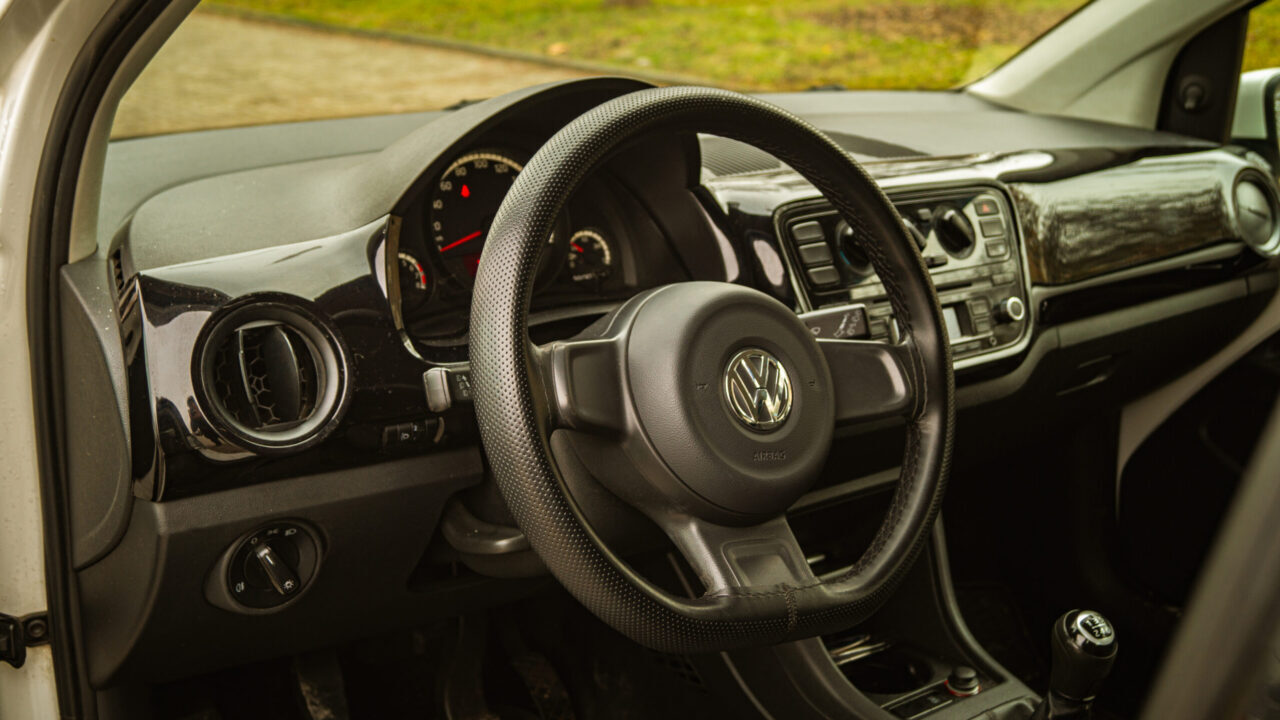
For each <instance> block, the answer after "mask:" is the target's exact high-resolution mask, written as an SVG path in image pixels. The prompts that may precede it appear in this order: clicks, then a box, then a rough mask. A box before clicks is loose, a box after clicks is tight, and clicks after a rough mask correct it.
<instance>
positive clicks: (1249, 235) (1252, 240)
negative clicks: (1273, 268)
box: [1235, 172, 1280, 255]
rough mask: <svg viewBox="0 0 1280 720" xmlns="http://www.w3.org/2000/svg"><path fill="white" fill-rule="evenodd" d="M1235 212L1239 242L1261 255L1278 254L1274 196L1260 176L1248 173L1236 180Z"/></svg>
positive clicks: (1279, 224)
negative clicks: (1244, 243)
mask: <svg viewBox="0 0 1280 720" xmlns="http://www.w3.org/2000/svg"><path fill="white" fill-rule="evenodd" d="M1235 210H1236V224H1237V226H1238V227H1239V228H1240V238H1241V239H1242V240H1244V241H1245V242H1246V243H1248V244H1249V246H1250V247H1252V248H1253V249H1254V250H1257V251H1258V252H1260V253H1262V254H1263V255H1275V254H1277V253H1278V252H1280V221H1278V220H1277V212H1276V196H1275V193H1274V191H1273V190H1272V189H1271V185H1270V183H1269V182H1268V181H1267V180H1266V178H1264V177H1263V176H1262V175H1261V174H1260V173H1254V172H1247V173H1244V174H1242V175H1241V176H1240V178H1239V179H1238V180H1236V189H1235Z"/></svg>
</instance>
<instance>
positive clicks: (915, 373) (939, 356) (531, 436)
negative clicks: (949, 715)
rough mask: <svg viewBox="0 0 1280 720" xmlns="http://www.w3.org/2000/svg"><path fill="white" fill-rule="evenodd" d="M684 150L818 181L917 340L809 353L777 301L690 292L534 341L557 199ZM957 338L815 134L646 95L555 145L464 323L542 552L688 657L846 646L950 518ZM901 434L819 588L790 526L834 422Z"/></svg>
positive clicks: (750, 112)
mask: <svg viewBox="0 0 1280 720" xmlns="http://www.w3.org/2000/svg"><path fill="white" fill-rule="evenodd" d="M681 132H708V133H712V134H716V135H720V136H723V137H728V138H732V139H735V140H740V141H742V142H746V143H749V144H752V145H754V146H756V147H758V148H760V149H762V150H765V151H767V152H770V153H772V154H773V155H775V156H776V157H778V158H779V159H781V160H782V161H784V162H786V163H787V164H788V165H790V166H791V167H792V168H794V169H795V170H796V171H798V172H799V173H800V174H801V175H803V176H804V177H805V178H807V179H808V180H809V181H810V182H812V183H813V185H814V186H815V187H816V188H817V189H818V190H819V191H820V192H821V193H822V194H823V195H824V196H825V197H826V198H827V200H829V201H830V202H831V203H832V205H834V206H835V208H836V209H837V210H838V211H839V213H840V215H841V216H842V217H843V218H844V220H845V221H846V222H847V223H848V224H849V227H850V228H852V229H853V236H854V241H855V242H856V243H858V246H859V247H861V248H862V249H863V250H864V251H865V252H866V254H867V256H868V257H869V258H870V259H871V262H872V264H873V266H874V267H875V270H876V272H877V273H878V274H879V276H880V279H881V280H882V281H883V282H884V286H885V290H886V292H887V294H888V296H889V300H890V302H891V304H892V307H893V311H894V314H895V316H896V318H897V321H898V323H899V325H900V327H901V329H902V335H903V339H902V340H901V341H900V342H899V343H897V344H890V343H881V342H874V341H852V340H818V339H815V338H814V336H813V335H812V334H811V333H810V332H809V330H808V328H807V327H806V326H805V325H804V324H803V323H802V322H801V320H800V319H799V318H798V317H797V316H796V314H795V313H794V312H793V311H792V310H790V309H789V308H787V307H786V306H785V305H783V304H782V303H780V302H778V301H777V300H775V299H773V298H771V297H769V296H767V295H765V294H764V293H761V292H758V291H756V290H754V289H750V288H747V287H744V286H740V285H734V284H729V283H718V282H686V283H678V284H674V285H667V286H663V287H659V288H656V289H653V290H649V291H647V292H643V293H640V294H639V295H637V296H635V297H633V298H632V299H631V300H629V301H628V302H626V303H624V304H623V305H622V306H620V307H619V308H618V309H617V310H615V311H614V312H612V313H610V314H609V315H607V316H606V317H604V318H602V319H601V320H600V321H598V322H596V323H595V324H594V325H592V326H591V327H590V328H588V329H587V330H586V331H584V332H583V333H581V334H580V335H578V336H576V337H574V338H573V339H570V340H566V341H557V342H553V343H550V344H548V345H544V346H534V345H533V344H532V343H531V341H530V340H529V332H528V320H529V302H530V297H531V293H532V291H533V285H534V278H535V276H536V271H537V268H538V259H539V254H540V252H541V250H542V248H543V246H545V245H546V242H545V241H546V238H547V237H548V236H549V235H550V234H551V233H552V231H553V229H554V226H555V220H556V217H557V215H558V214H559V213H560V211H561V208H562V207H563V206H564V204H565V202H566V201H567V199H568V198H569V197H570V195H571V194H572V193H573V192H574V190H575V189H577V188H578V186H579V185H580V184H581V183H582V182H583V179H584V178H585V177H587V176H588V175H589V173H590V172H591V171H592V170H593V169H595V168H596V167H598V166H599V165H600V164H601V163H602V162H603V161H604V160H605V159H606V158H607V157H609V156H611V154H613V153H614V152H615V151H617V150H618V149H619V148H621V147H622V146H624V145H626V144H628V143H631V142H633V141H635V140H637V139H639V138H642V137H651V136H653V135H654V134H656V133H681ZM944 327H945V326H944V324H943V318H942V310H941V308H940V307H939V304H938V298H937V294H936V293H935V292H934V289H933V284H932V283H931V281H930V279H929V273H928V271H927V270H926V269H925V265H924V262H923V261H922V259H921V257H920V253H919V251H918V250H917V249H916V247H915V244H914V243H913V242H912V241H911V240H910V239H908V238H907V236H906V234H905V233H904V230H903V226H902V221H901V220H900V218H899V216H898V214H897V212H896V211H895V210H894V208H893V206H892V205H891V204H890V203H889V200H888V199H887V198H886V197H885V196H884V194H883V193H882V192H881V191H880V189H879V188H878V187H877V186H876V184H875V183H874V182H872V180H871V179H870V178H869V177H868V176H867V174H866V173H865V172H864V171H863V170H862V168H860V167H859V165H858V163H857V162H855V161H854V160H853V159H852V158H851V157H850V156H849V155H848V154H847V153H845V152H844V151H843V150H841V149H840V148H839V147H838V146H836V145H835V144H834V143H833V142H832V141H831V140H830V139H828V138H827V137H826V136H825V135H823V134H822V133H821V132H820V131H819V130H817V129H816V128H814V127H812V126H810V125H808V124H807V123H805V122H804V121H802V120H800V119H799V118H797V117H795V116H793V115H791V114H790V113H788V112H786V111H784V110H782V109H780V108H778V107H776V106H773V105H770V104H768V103H765V102H762V101H760V100H757V99H754V98H751V97H747V96H744V95H740V94H737V93H733V92H728V91H723V90H715V89H709V88H694V87H671V88H661V89H652V90H643V91H639V92H635V93H632V94H629V95H625V96H622V97H619V98H617V99H615V100H612V101H610V102H608V103H605V104H603V105H600V106H598V107H597V108H595V109H593V110H591V111H589V112H587V113H586V114H584V115H582V116H581V117H579V118H578V119H576V120H574V121H573V122H571V123H569V124H568V125H567V126H565V127H564V128H563V129H561V130H560V131H559V132H558V133H556V135H555V136H554V137H552V138H551V139H550V140H549V141H548V142H547V143H546V145H544V146H543V147H542V148H541V149H540V150H539V151H538V152H537V154H536V155H534V157H533V159H532V160H530V161H529V163H528V164H527V165H525V167H524V170H523V171H522V172H521V173H520V175H519V177H518V178H517V179H516V181H515V184H514V185H513V186H512V188H511V190H510V192H509V193H508V194H507V196H506V199H505V201H504V202H503V203H502V207H501V208H500V210H499V211H498V214H497V217H496V218H495V220H494V222H493V226H492V228H491V230H490V235H489V240H488V241H487V242H486V244H485V249H484V251H483V254H482V256H481V258H480V267H479V270H478V272H477V275H476V282H475V292H474V299H473V304H472V310H471V332H470V337H471V371H472V378H473V383H474V391H475V403H476V414H477V418H478V421H479V425H480V433H481V439H482V441H483V443H484V448H485V452H486V453H487V455H488V458H489V461H490V464H491V466H492V470H493V473H494V476H495V478H496V480H497V484H498V487H499V490H500V491H501V493H502V496H503V497H504V498H505V500H506V502H507V504H508V506H509V507H510V509H511V512H512V515H513V516H514V517H515V520H516V523H517V524H518V525H519V526H520V528H521V529H522V530H523V531H524V533H525V534H526V535H527V536H528V539H529V543H530V545H531V546H532V547H533V549H534V551H536V552H537V554H538V555H539V556H540V557H541V558H542V559H543V561H544V562H545V563H546V565H547V567H548V568H549V569H550V571H551V573H552V574H553V575H554V576H555V577H556V578H557V579H558V580H559V581H560V582H561V583H562V584H563V585H564V586H565V587H566V588H567V589H568V590H569V591H570V593H572V594H573V595H574V596H575V597H576V598H577V599H578V600H579V601H580V602H581V603H582V604H583V605H585V606H586V607H587V608H588V609H589V610H590V611H591V612H593V613H594V614H595V615H596V616H597V617H599V618H600V619H601V620H603V621H604V622H605V623H607V624H609V625H610V626H612V627H613V628H615V629H616V630H618V631H620V632H621V633H623V634H624V635H627V636H628V637H630V638H632V639H633V640H635V641H636V642H639V643H641V644H643V645H646V646H648V647H651V648H654V649H656V650H660V651H666V652H685V653H689V652H707V651H720V650H729V649H735V648H741V647H748V646H760V645H766V644H776V643H780V642H784V641H789V640H796V639H800V638H805V637H812V636H815V635H820V634H826V633H830V632H835V631H838V630H842V629H845V628H848V627H850V626H852V625H854V624H856V623H858V622H860V621H861V620H863V619H865V618H866V617H868V616H869V615H870V614H871V613H873V612H875V610H876V609H877V608H879V607H880V605H881V604H882V603H883V602H884V601H885V599H886V598H887V597H888V596H889V595H890V594H891V593H892V591H893V590H894V588H895V587H896V585H897V582H898V581H899V580H900V579H901V577H902V575H903V574H904V573H905V571H906V570H907V569H908V568H909V566H910V564H911V562H912V560H913V559H914V558H915V557H916V555H917V553H918V552H919V549H920V547H921V546H922V545H923V543H924V541H925V539H926V537H927V535H928V532H929V530H930V529H931V528H932V525H933V520H934V518H935V517H936V515H937V513H938V508H939V505H940V504H941V499H942V492H943V488H944V485H945V482H946V476H947V470H948V465H949V464H950V457H951V444H952V432H953V426H954V423H955V388H954V380H953V377H952V367H951V355H950V349H949V346H948V344H947V341H946V336H945V335H944ZM895 416H896V417H900V418H903V419H904V420H905V422H906V450H905V454H904V457H903V459H902V474H901V477H900V479H899V482H898V486H897V490H896V493H895V495H894V498H893V502H892V505H891V507H890V509H889V511H888V513H887V515H886V517H885V519H884V522H883V524H882V525H881V527H880V529H879V531H878V532H877V534H876V535H875V538H874V540H873V541H872V543H871V545H870V546H869V547H868V549H867V550H866V552H865V553H864V555H863V556H862V557H861V558H860V559H859V560H858V562H857V563H855V564H854V565H853V566H852V567H850V568H849V569H848V570H847V571H845V572H842V573H840V574H839V575H838V576H836V577H830V578H827V579H826V580H822V579H819V578H817V577H815V576H814V574H813V573H812V572H811V570H810V568H809V565H808V563H807V562H806V561H805V556H804V553H803V552H802V551H801V550H800V547H799V545H798V544H797V542H796V539H795V537H794V535H793V534H792V532H791V528H790V526H789V525H788V524H787V520H786V517H785V513H786V510H787V508H788V507H789V506H790V505H791V504H792V503H794V502H795V501H796V499H798V498H799V497H800V496H801V495H802V494H803V493H804V492H805V491H806V490H807V489H808V488H809V487H810V485H811V484H812V482H813V481H814V479H815V478H816V476H817V475H818V473H819V471H820V470H821V469H822V467H823V464H824V463H825V461H826V458H827V454H828V451H829V449H830V445H831V439H832V434H833V430H834V427H835V425H836V423H838V422H839V423H856V422H869V421H873V420H881V419H884V418H887V417H895ZM566 438H569V440H568V441H566ZM553 448H554V451H553ZM570 462H575V463H580V465H579V466H585V468H586V469H588V470H589V471H590V474H591V475H592V476H593V477H595V478H597V479H598V480H599V482H600V483H601V484H603V485H604V486H605V487H607V488H608V489H609V490H610V491H612V492H613V494H615V495H617V496H618V497H619V498H621V499H622V500H623V501H625V502H626V503H628V504H630V505H632V506H634V507H636V508H638V509H639V510H640V511H642V512H643V513H644V514H646V515H647V516H648V517H649V518H651V519H652V520H654V521H655V522H656V523H657V524H658V525H659V526H660V527H661V528H662V529H663V530H664V531H665V532H666V534H667V535H668V536H669V537H670V538H671V540H672V541H673V542H674V544H675V546H676V548H677V549H678V550H679V552H680V553H681V554H682V555H683V556H684V558H685V559H686V560H687V561H688V562H689V564H690V565H691V566H692V568H693V569H694V570H695V571H696V573H697V575H698V577H699V579H700V580H701V582H702V584H703V586H704V588H705V592H703V593H702V594H701V595H700V596H698V597H682V596H677V595H675V594H672V593H670V592H667V591H665V590H663V589H661V588H659V587H657V586H656V585H654V584H653V583H652V582H650V581H649V580H646V579H645V578H643V577H641V576H640V575H638V574H637V573H636V572H634V571H633V570H632V569H631V568H630V567H629V566H628V565H627V564H626V563H625V562H624V561H623V560H622V559H620V558H619V557H618V556H617V555H616V554H615V553H614V552H612V551H611V550H610V549H609V547H607V546H606V544H605V542H604V541H603V540H602V539H601V537H600V534H598V533H597V532H596V530H595V529H593V528H592V527H591V526H590V523H589V522H588V520H587V518H586V516H585V515H584V513H583V511H582V509H581V508H580V507H579V505H578V503H577V502H575V500H574V498H573V496H572V495H571V494H570V493H569V491H568V489H567V486H566V484H565V481H564V478H563V475H562V473H561V465H563V464H565V463H570Z"/></svg>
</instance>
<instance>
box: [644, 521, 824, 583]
mask: <svg viewBox="0 0 1280 720" xmlns="http://www.w3.org/2000/svg"><path fill="white" fill-rule="evenodd" d="M663 524H664V526H665V527H664V528H663V529H664V530H666V532H667V536H668V537H670V538H671V540H672V542H674V543H675V545H676V548H678V549H679V550H680V554H681V555H682V556H683V557H684V559H685V560H686V561H688V563H689V565H690V566H691V567H692V568H693V570H694V572H696V573H697V574H698V579H699V580H700V581H702V585H703V587H704V588H706V593H707V594H708V595H716V594H725V593H729V594H732V593H733V592H735V591H740V590H743V589H747V588H756V589H757V590H762V589H763V588H767V587H775V586H780V585H788V586H790V587H793V588H796V587H807V586H809V585H815V584H817V582H818V580H817V579H816V578H815V577H814V575H813V572H812V571H811V570H810V569H809V563H808V561H807V560H806V559H805V555H804V551H802V550H801V549H800V544H799V543H798V542H796V538H795V535H794V534H792V532H791V525H790V524H788V523H787V519H786V518H785V517H777V518H774V519H772V520H769V521H767V522H764V523H761V524H759V525H751V526H749V527H731V526H726V525H716V524H713V523H710V522H707V521H705V520H702V519H699V518H696V517H693V516H690V515H682V516H678V517H672V518H670V519H669V520H668V521H667V522H665V523H663Z"/></svg>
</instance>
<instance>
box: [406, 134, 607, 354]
mask: <svg viewBox="0 0 1280 720" xmlns="http://www.w3.org/2000/svg"><path fill="white" fill-rule="evenodd" d="M528 158H529V154H528V153H524V152H520V151H518V150H515V149H512V148H507V147H479V148H476V149H473V150H469V151H466V152H464V153H462V154H459V155H458V156H456V157H455V158H454V159H452V160H451V161H450V162H449V163H448V164H447V165H445V169H444V170H443V171H442V172H440V173H439V174H438V175H437V176H436V177H435V178H434V179H433V180H432V181H431V183H430V184H429V185H428V187H427V189H426V191H425V193H424V197H423V198H422V200H421V201H420V202H419V203H418V210H417V211H416V212H413V213H410V214H409V215H408V216H407V217H405V218H404V224H403V229H402V232H401V235H400V238H399V243H398V247H396V248H395V250H396V252H395V255H394V259H395V263H396V265H395V270H396V272H397V276H398V291H399V299H398V302H399V311H400V312H399V314H400V317H401V321H402V322H403V326H404V329H405V330H406V332H407V333H408V334H409V336H410V337H411V338H412V339H414V340H418V341H422V342H426V343H428V344H433V345H449V344H451V343H453V342H455V341H456V342H458V343H463V342H465V334H466V327H467V320H468V316H469V314H470V304H471V291H472V287H473V285H474V283H475V276H476V271H477V269H478V268H479V266H480V255H481V253H482V252H483V250H484V245H485V242H486V241H487V240H488V236H489V230H490V227H491V226H492V225H493V220H494V216H495V215H497V212H498V208H499V207H500V206H501V204H502V201H503V199H504V198H505V197H506V194H507V192H508V191H509V190H510V189H511V186H512V184H513V183H514V182H515V180H516V178H517V177H518V176H519V174H520V172H521V170H523V169H524V165H525V163H526V162H527V161H528ZM612 192H613V191H612V189H611V187H610V186H609V184H608V183H606V182H599V181H593V180H592V179H589V180H588V181H587V182H586V183H584V184H583V187H582V189H581V190H579V192H578V193H577V194H576V195H575V197H574V198H572V199H571V201H570V202H569V203H568V206H567V207H566V208H565V210H564V211H563V212H562V213H561V215H560V217H559V218H558V219H557V221H556V228H555V230H554V231H553V232H552V234H551V236H550V237H548V238H547V244H546V247H545V248H544V250H543V254H542V260H541V262H540V265H539V269H538V275H537V278H536V280H535V286H534V287H535V291H534V300H533V309H534V310H538V309H546V308H550V307H562V306H565V305H574V304H582V303H587V302H592V301H598V300H612V299H617V298H622V297H625V296H627V295H629V294H630V292H628V290H629V288H630V287H631V283H629V282H628V281H627V276H628V272H627V271H628V268H627V267H626V262H625V259H626V258H627V257H628V253H627V252H626V248H625V244H626V233H625V230H624V229H623V228H624V225H625V224H624V223H622V222H620V221H619V219H618V215H617V214H616V213H615V212H613V211H612V207H611V205H612V200H613V198H612V197H611V195H612ZM393 302H395V300H394V299H393Z"/></svg>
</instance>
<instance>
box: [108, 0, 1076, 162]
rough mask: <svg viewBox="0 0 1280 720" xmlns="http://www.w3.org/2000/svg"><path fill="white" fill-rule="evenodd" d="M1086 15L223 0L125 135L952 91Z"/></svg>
mask: <svg viewBox="0 0 1280 720" xmlns="http://www.w3.org/2000/svg"><path fill="white" fill-rule="evenodd" d="M1084 2H1085V0H791V1H788V2H767V1H762V0H560V1H559V2H541V1H539V0H468V2H449V3H444V2H439V0H368V1H366V2H351V0H221V1H220V2H219V3H218V4H217V5H214V6H201V7H200V8H199V9H197V10H196V11H195V12H194V13H193V14H192V16H191V17H190V18H188V19H187V20H186V21H185V22H184V23H183V25H182V26H181V27H180V28H179V29H178V31H177V32H176V33H175V34H174V36H173V37H172V38H171V39H170V40H169V42H168V43H167V44H166V45H165V47H164V48H163V49H162V50H161V52H160V53H159V54H158V55H157V56H156V58H155V59H154V60H153V61H152V63H151V64H150V65H149V66H148V67H147V69H146V70H145V71H144V72H143V73H142V75H141V76H140V77H139V78H138V80H137V82H136V83H135V84H134V86H133V88H131V89H130V91H129V92H128V94H127V95H126V96H125V98H124V100H123V101H122V103H121V107H120V110H119V113H118V115H117V118H116V123H115V126H114V128H113V132H112V134H113V136H115V137H131V136H138V135H153V134H157V133H166V132H178V131H185V130H199V129H206V128H215V127H228V126H238V125H257V124H264V123H275V122H287V121H294V120H314V119H321V118H335V117H348V116H355V115H372V114H384V113H398V112H410V111H419V110H433V109H439V108H444V107H448V106H450V105H453V104H456V103H458V102H461V101H464V100H475V99H481V98H486V97H492V96H494V95H498V94H501V93H503V92H506V91H508V90H512V89H515V88H519V87H525V86H528V85H533V84H536V83H541V82H546V81H549V80H558V79H567V78H573V77H581V76H585V75H598V74H601V73H614V74H626V75H631V76H635V77H639V78H642V79H647V80H651V81H653V82H656V83H659V84H671V83H698V84H707V85H717V86H721V87H726V88H731V89H735V90H746V91H792V90H808V89H814V88H820V89H838V88H849V89H941V88H951V87H956V86H957V85H961V84H963V83H965V82H968V81H971V80H974V79H976V78H978V77H981V76H982V75H984V74H986V73H987V72H989V71H990V70H992V69H993V68H995V67H996V66H997V65H999V64H1000V63H1002V62H1004V61H1005V60H1007V59H1008V58H1010V57H1012V56H1013V55H1014V54H1015V53H1017V52H1018V50H1019V49H1021V48H1022V47H1023V46H1025V45H1026V44H1028V43H1030V42H1031V41H1032V40H1034V39H1035V38H1036V37H1038V36H1039V35H1041V34H1042V33H1044V32H1045V31H1046V30H1048V29H1049V28H1051V27H1053V26H1054V25H1055V24H1057V23H1058V22H1059V21H1060V20H1062V19H1063V18H1064V17H1066V16H1067V15H1069V14H1070V13H1071V12H1073V11H1074V10H1076V9H1077V8H1078V7H1079V6H1081V5H1083V4H1084Z"/></svg>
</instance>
